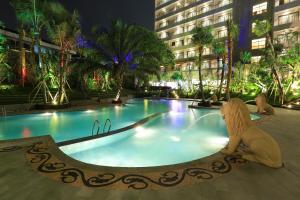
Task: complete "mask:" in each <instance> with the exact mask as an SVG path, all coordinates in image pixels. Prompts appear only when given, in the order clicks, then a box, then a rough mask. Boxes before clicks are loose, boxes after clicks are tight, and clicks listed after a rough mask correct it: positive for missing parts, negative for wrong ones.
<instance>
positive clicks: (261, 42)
mask: <svg viewBox="0 0 300 200" xmlns="http://www.w3.org/2000/svg"><path fill="white" fill-rule="evenodd" d="M265 47H266V38H260V39H256V40H252V49H261V48H265Z"/></svg>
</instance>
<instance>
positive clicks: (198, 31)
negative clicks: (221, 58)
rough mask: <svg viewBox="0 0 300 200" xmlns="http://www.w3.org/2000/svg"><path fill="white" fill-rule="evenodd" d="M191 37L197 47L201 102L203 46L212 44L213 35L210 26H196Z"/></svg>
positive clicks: (202, 93)
mask: <svg viewBox="0 0 300 200" xmlns="http://www.w3.org/2000/svg"><path fill="white" fill-rule="evenodd" d="M192 32H193V38H192V41H193V43H194V44H195V45H197V47H198V73H199V91H201V97H202V102H205V95H204V90H203V82H202V54H203V50H204V47H206V46H208V45H210V44H212V42H213V39H214V37H213V35H212V28H211V27H210V26H208V27H202V26H198V27H195V28H194V29H193V31H192Z"/></svg>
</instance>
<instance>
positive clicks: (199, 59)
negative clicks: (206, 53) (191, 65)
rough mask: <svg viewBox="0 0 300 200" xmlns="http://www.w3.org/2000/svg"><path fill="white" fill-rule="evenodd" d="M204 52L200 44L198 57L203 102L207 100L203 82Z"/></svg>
mask: <svg viewBox="0 0 300 200" xmlns="http://www.w3.org/2000/svg"><path fill="white" fill-rule="evenodd" d="M202 52H203V47H201V46H200V47H199V57H198V62H199V66H198V73H199V90H200V91H201V98H202V102H205V95H204V90H203V82H202Z"/></svg>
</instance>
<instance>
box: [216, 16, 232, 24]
mask: <svg viewBox="0 0 300 200" xmlns="http://www.w3.org/2000/svg"><path fill="white" fill-rule="evenodd" d="M228 19H229V14H225V15H221V16H218V19H217V23H220V22H225V21H226V20H228Z"/></svg>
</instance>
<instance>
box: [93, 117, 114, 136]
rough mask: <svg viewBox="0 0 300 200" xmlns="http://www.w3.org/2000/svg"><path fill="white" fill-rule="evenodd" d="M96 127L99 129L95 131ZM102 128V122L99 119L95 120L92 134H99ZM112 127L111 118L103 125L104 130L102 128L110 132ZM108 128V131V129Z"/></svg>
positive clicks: (103, 131)
mask: <svg viewBox="0 0 300 200" xmlns="http://www.w3.org/2000/svg"><path fill="white" fill-rule="evenodd" d="M108 125H109V127H108V129H106V126H108ZM95 128H97V131H96V132H95ZM100 128H101V124H100V121H99V120H97V119H96V120H95V121H94V125H93V129H92V136H93V135H94V134H95V135H99V134H100ZM110 129H111V121H110V119H106V121H105V124H104V126H103V130H102V133H103V134H104V133H106V134H108V133H109V132H110ZM106 130H107V131H106Z"/></svg>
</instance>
